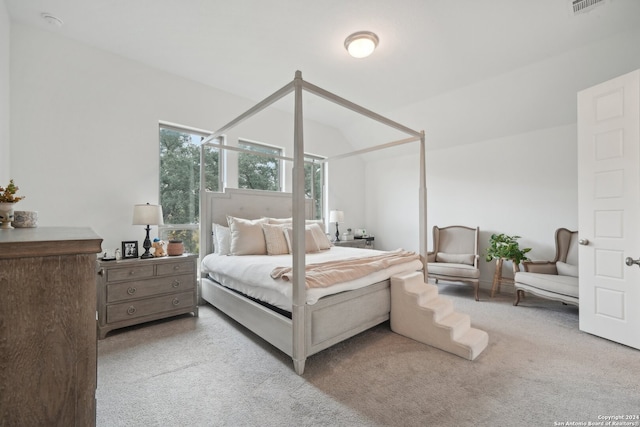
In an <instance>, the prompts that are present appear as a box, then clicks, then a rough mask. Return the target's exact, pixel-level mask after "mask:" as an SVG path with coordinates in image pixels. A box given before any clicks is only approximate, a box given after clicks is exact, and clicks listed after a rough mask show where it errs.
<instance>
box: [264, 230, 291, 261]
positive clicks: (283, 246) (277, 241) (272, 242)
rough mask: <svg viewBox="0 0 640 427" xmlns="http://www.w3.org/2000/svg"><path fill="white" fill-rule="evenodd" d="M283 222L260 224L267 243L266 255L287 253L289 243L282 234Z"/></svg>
mask: <svg viewBox="0 0 640 427" xmlns="http://www.w3.org/2000/svg"><path fill="white" fill-rule="evenodd" d="M284 228H285V225H284V224H262V232H263V233H264V240H265V243H266V245H267V255H283V254H288V253H289V245H287V238H286V237H285V235H284Z"/></svg>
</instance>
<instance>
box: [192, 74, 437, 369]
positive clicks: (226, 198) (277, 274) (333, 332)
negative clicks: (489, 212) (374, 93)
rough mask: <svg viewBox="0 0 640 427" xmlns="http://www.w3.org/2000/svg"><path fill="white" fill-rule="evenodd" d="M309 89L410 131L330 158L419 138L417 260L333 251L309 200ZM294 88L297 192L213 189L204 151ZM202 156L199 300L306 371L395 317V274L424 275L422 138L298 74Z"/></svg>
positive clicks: (350, 250)
mask: <svg viewBox="0 0 640 427" xmlns="http://www.w3.org/2000/svg"><path fill="white" fill-rule="evenodd" d="M303 90H305V91H308V92H310V93H313V94H315V95H318V96H321V97H323V98H325V99H327V100H329V101H331V102H334V103H336V104H338V105H341V106H343V107H345V108H348V109H350V110H353V111H355V112H357V113H359V114H361V115H363V116H366V117H368V118H371V119H373V120H376V121H378V122H380V123H383V124H385V125H387V126H390V127H392V128H395V129H397V130H400V131H402V132H404V133H406V134H408V135H409V137H408V138H407V139H403V140H400V141H395V142H390V143H387V144H384V145H380V146H376V147H371V148H367V149H364V150H359V151H356V152H353V153H348V154H343V155H340V156H335V157H333V158H328V159H326V160H325V161H328V162H330V161H331V160H333V159H336V158H343V157H347V156H351V155H357V154H362V153H366V152H369V151H373V150H378V149H382V148H387V147H391V146H396V145H400V144H405V143H409V142H415V141H420V158H419V162H420V184H419V194H418V197H419V200H420V203H419V230H418V232H419V236H420V253H419V254H414V253H409V252H406V251H400V250H398V251H391V252H382V251H373V250H368V249H354V248H342V247H334V246H331V245H330V244H329V242H328V239H327V237H326V235H325V234H324V230H325V229H324V226H323V225H322V226H320V225H319V224H317V222H318V221H313V220H312V219H311V218H312V216H313V212H314V209H313V202H312V201H311V200H309V199H305V194H304V187H305V184H304V182H305V181H304V142H303V130H302V123H303V116H302V91H303ZM291 92H294V94H295V97H294V156H293V159H287V158H283V159H285V160H292V161H293V164H294V166H293V192H292V193H282V192H269V191H256V190H242V189H229V188H227V189H225V190H224V192H211V191H207V190H206V189H205V188H204V184H205V179H204V173H205V168H204V151H205V147H206V146H215V147H217V148H219V149H232V150H233V149H235V148H233V147H226V146H223V145H222V144H219V142H218V141H219V139H220V138H221V137H222V135H223V134H224V133H225V132H226V131H228V130H229V129H231V128H233V127H234V126H235V125H237V124H239V123H240V122H242V121H244V120H245V119H247V118H249V117H251V116H252V115H254V114H256V113H258V112H259V111H262V110H263V109H264V108H266V107H268V106H269V105H271V104H273V103H274V102H276V101H278V100H279V99H281V98H282V97H284V96H285V95H287V94H289V93H291ZM201 159H202V160H201V180H200V182H201V194H200V218H201V220H200V224H201V238H200V245H201V249H200V251H201V258H202V262H201V271H202V277H201V284H200V286H201V293H200V295H201V298H202V299H203V300H205V301H207V302H208V303H210V304H211V305H213V306H214V307H216V308H217V309H219V310H220V311H222V312H224V313H225V314H227V315H229V316H230V317H231V318H233V319H235V320H236V321H238V322H239V323H240V324H242V325H243V326H245V327H247V328H248V329H250V330H251V331H253V332H254V333H256V334H257V335H258V336H260V337H261V338H263V339H264V340H266V341H267V342H269V343H271V344H272V345H274V346H275V347H277V348H278V349H280V350H281V351H283V352H284V353H286V354H287V355H289V356H291V357H292V359H293V363H294V369H295V371H296V372H297V373H298V374H300V375H301V374H302V373H303V372H304V367H305V362H306V358H307V357H308V356H310V355H312V354H315V353H317V352H319V351H321V350H323V349H326V348H328V347H330V346H332V345H334V344H336V343H338V342H340V341H343V340H345V339H347V338H350V337H352V336H354V335H356V334H358V333H360V332H363V331H365V330H367V329H369V328H371V327H373V326H375V325H377V324H379V323H382V322H384V321H386V320H388V319H389V312H390V307H391V303H390V288H389V286H390V280H389V278H390V277H391V276H392V275H394V274H399V273H402V272H406V271H416V270H424V269H426V263H425V254H426V235H427V233H426V178H425V176H426V174H425V152H424V133H423V132H417V131H414V130H412V129H409V128H407V127H405V126H403V125H400V124H398V123H396V122H394V121H391V120H389V119H387V118H384V117H382V116H380V115H378V114H376V113H374V112H372V111H370V110H367V109H365V108H362V107H360V106H358V105H356V104H354V103H352V102H350V101H347V100H345V99H343V98H340V97H338V96H336V95H334V94H332V93H330V92H327V91H325V90H323V89H321V88H319V87H317V86H314V85H312V84H310V83H308V82H306V81H304V80H303V79H302V76H301V73H300V72H299V71H297V72H296V75H295V78H294V80H293V81H292V82H291V83H289V84H288V85H286V86H284V87H283V88H282V89H280V90H279V91H277V92H275V93H274V94H273V95H271V96H270V97H268V98H266V99H265V100H263V101H262V102H260V103H258V104H257V105H256V106H254V107H253V108H251V109H250V110H248V111H247V112H245V113H244V114H242V115H241V116H239V117H238V118H236V119H235V120H233V121H231V122H230V123H229V124H227V125H226V126H224V127H223V128H221V129H219V130H218V131H216V132H215V133H213V134H211V135H210V136H209V137H207V138H206V139H205V140H204V141H203V143H202V150H201ZM320 222H321V221H320ZM319 230H321V231H320V232H319ZM262 232H264V235H262ZM274 232H275V234H273V233H274ZM283 233H284V234H283ZM283 235H284V237H285V238H286V239H285V240H286V245H287V246H284V245H285V243H282V242H284V240H283V239H282V236H283ZM269 236H273V237H269ZM261 237H262V241H261V242H260V243H259V245H263V246H262V247H260V248H257V247H256V245H257V242H258V240H260V238H261ZM265 238H266V243H265V240H264V239H265ZM325 239H326V240H325ZM283 246H284V249H283ZM234 255H235V256H234ZM336 262H337V263H338V264H340V265H341V267H339V268H338V267H335V266H336V264H335V263H336ZM305 267H306V268H305ZM356 271H357V273H358V274H355V272H356ZM365 273H366V274H365ZM284 279H286V281H285V280H284ZM327 280H329V281H331V286H329V285H328V284H329V283H328V282H327Z"/></svg>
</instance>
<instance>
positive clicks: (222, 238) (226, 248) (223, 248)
mask: <svg viewBox="0 0 640 427" xmlns="http://www.w3.org/2000/svg"><path fill="white" fill-rule="evenodd" d="M212 230H213V253H214V254H219V255H229V253H230V252H231V230H229V227H225V226H224V225H220V224H213V226H212Z"/></svg>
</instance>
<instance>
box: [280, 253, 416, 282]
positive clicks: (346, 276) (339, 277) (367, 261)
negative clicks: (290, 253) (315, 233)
mask: <svg viewBox="0 0 640 427" xmlns="http://www.w3.org/2000/svg"><path fill="white" fill-rule="evenodd" d="M415 259H420V257H419V255H418V254H417V253H415V252H409V251H405V250H402V249H396V250H395V251H391V252H386V253H384V254H381V255H376V256H372V257H366V258H349V259H345V260H341V261H327V262H322V263H317V264H308V265H307V266H306V268H305V274H306V286H307V288H326V287H327V286H331V285H334V284H336V283H342V282H347V281H349V280H355V279H359V278H361V277H364V276H366V275H368V274H371V273H374V272H376V271H380V270H384V269H385V268H389V267H391V266H393V265H397V264H402V263H405V262H410V261H413V260H415ZM292 276H293V268H292V267H276V268H274V269H273V270H272V271H271V277H272V278H274V279H279V278H282V279H283V280H286V281H289V280H291V278H292Z"/></svg>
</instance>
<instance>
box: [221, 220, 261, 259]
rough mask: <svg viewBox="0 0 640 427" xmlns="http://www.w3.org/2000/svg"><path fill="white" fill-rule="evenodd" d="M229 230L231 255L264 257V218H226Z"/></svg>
mask: <svg viewBox="0 0 640 427" xmlns="http://www.w3.org/2000/svg"><path fill="white" fill-rule="evenodd" d="M227 221H228V222H229V229H230V230H231V250H230V254H231V255H266V254H267V244H266V242H265V240H264V232H263V231H262V224H266V223H267V221H268V220H267V219H266V218H261V219H255V220H249V219H243V218H236V217H232V216H227Z"/></svg>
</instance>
